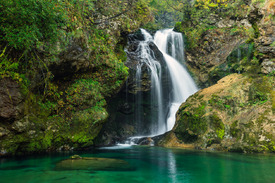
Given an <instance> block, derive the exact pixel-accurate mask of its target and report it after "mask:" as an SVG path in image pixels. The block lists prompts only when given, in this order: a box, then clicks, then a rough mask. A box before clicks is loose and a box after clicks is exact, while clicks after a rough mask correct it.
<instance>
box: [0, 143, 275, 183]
mask: <svg viewBox="0 0 275 183" xmlns="http://www.w3.org/2000/svg"><path fill="white" fill-rule="evenodd" d="M73 154H79V155H80V156H82V157H102V158H116V159H120V160H124V161H126V162H128V163H129V168H127V169H125V168H124V169H117V170H113V169H112V170H110V169H106V170H100V171H95V170H92V169H87V170H59V169H58V170H57V169H56V164H57V163H58V162H60V161H62V160H64V159H67V158H69V157H70V156H71V155H73ZM0 182H1V183H10V182H11V183H19V182H20V183H21V182H22V183H23V182H24V183H34V182H39V183H44V182H54V183H55V182H57V183H85V182H91V183H105V182H106V183H115V182H119V183H124V182H125V183H132V182H133V183H135V182H142V183H145V182H157V183H162V182H163V183H164V182H180V183H189V182H190V183H221V182H228V183H231V182H234V183H254V182H255V183H274V182H275V155H244V154H236V153H214V152H203V151H191V150H180V149H165V148H159V147H138V146H131V147H127V146H124V147H123V146H121V147H118V148H115V147H113V148H111V149H106V148H105V149H96V150H93V151H91V152H74V153H59V154H47V155H39V156H29V157H19V158H5V159H3V158H2V159H0Z"/></svg>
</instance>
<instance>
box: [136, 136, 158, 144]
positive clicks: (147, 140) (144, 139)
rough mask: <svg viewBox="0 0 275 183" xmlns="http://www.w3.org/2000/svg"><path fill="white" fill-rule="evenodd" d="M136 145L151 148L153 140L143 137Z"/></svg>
mask: <svg viewBox="0 0 275 183" xmlns="http://www.w3.org/2000/svg"><path fill="white" fill-rule="evenodd" d="M138 145H149V146H152V145H154V140H153V139H152V138H150V137H144V138H141V139H139V141H138Z"/></svg>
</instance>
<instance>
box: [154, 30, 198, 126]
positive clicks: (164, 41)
mask: <svg viewBox="0 0 275 183" xmlns="http://www.w3.org/2000/svg"><path fill="white" fill-rule="evenodd" d="M154 42H155V44H156V45H157V46H158V48H159V50H160V51H161V52H162V53H163V56H164V59H165V61H166V64H167V66H168V69H169V73H170V77H171V80H172V87H173V88H172V92H173V94H172V99H171V101H170V110H169V114H168V116H167V119H166V125H167V130H168V131H169V130H171V129H172V128H173V126H174V124H175V120H176V119H175V117H176V112H177V110H178V108H179V107H180V105H181V104H182V103H183V102H184V101H185V100H186V99H187V98H188V97H189V96H190V95H192V94H194V93H195V92H196V91H198V88H197V86H196V84H195V82H194V81H193V79H192V77H191V76H190V75H189V73H188V72H187V70H186V69H185V68H184V66H183V65H182V64H181V63H182V62H183V61H184V55H183V53H184V44H183V38H182V35H181V34H180V33H176V32H174V31H173V30H172V29H165V30H160V31H157V32H156V34H155V36H154ZM176 43H177V44H176ZM169 44H171V46H170V47H171V48H170V47H169ZM169 49H171V55H169ZM177 59H181V60H177ZM180 62H181V63H180Z"/></svg>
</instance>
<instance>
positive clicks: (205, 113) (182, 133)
mask: <svg viewBox="0 0 275 183" xmlns="http://www.w3.org/2000/svg"><path fill="white" fill-rule="evenodd" d="M274 86H275V80H274V77H270V76H257V77H255V76H254V77H249V76H244V75H241V74H232V75H229V76H226V77H225V78H223V79H221V80H220V81H218V83H217V84H215V85H213V86H211V87H209V88H205V89H203V90H200V91H199V92H198V93H196V94H194V95H193V96H191V97H190V98H189V99H188V100H187V101H186V102H185V103H183V104H182V105H181V107H180V109H179V110H178V112H177V117H176V118H177V119H176V124H175V127H174V128H173V130H172V131H171V132H169V133H167V134H166V135H165V136H164V137H163V138H162V139H161V140H160V141H159V142H158V145H161V146H168V147H188V148H198V149H214V150H222V151H240V152H275V118H274V112H275V98H274V97H275V93H274Z"/></svg>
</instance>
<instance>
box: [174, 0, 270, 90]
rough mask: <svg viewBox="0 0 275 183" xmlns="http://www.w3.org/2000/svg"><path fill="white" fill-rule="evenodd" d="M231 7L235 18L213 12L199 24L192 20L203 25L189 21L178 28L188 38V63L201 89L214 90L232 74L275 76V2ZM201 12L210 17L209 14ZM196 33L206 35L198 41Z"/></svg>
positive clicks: (257, 2) (227, 13)
mask: <svg viewBox="0 0 275 183" xmlns="http://www.w3.org/2000/svg"><path fill="white" fill-rule="evenodd" d="M231 6H232V7H231V9H232V11H234V12H235V14H231V13H230V11H228V10H224V13H223V11H220V12H219V11H216V10H215V9H212V10H213V12H210V14H209V15H208V16H203V17H200V19H199V20H196V18H191V22H192V21H193V22H195V21H197V22H201V25H199V26H197V27H196V28H193V27H192V26H191V25H190V22H188V21H184V22H182V23H181V27H180V28H178V27H176V28H177V29H178V30H179V31H181V32H183V33H184V34H185V35H186V39H187V41H186V42H187V49H186V50H187V51H186V52H187V53H186V55H187V62H186V63H187V66H188V68H189V70H190V71H192V72H193V73H194V76H195V77H196V79H197V81H198V82H199V83H200V86H201V87H208V86H211V85H213V84H215V83H216V82H217V81H218V80H219V79H221V78H222V77H224V76H226V75H229V74H231V73H245V72H252V73H255V72H262V73H265V74H271V73H273V72H274V62H275V61H274V56H275V55H274V53H275V52H274V51H275V50H274V41H275V35H274V34H275V33H274V32H275V30H274V28H275V25H274V22H275V21H274V2H273V1H270V0H265V1H261V2H260V1H253V2H251V1H247V2H244V1H243V2H241V4H238V2H234V3H233V4H232V5H231ZM197 11H205V12H204V14H207V12H206V11H208V10H201V9H198V10H197ZM227 11H228V12H227ZM193 16H194V17H196V16H199V15H196V14H194V15H191V17H193ZM205 22H206V23H205ZM190 30H191V31H190ZM194 30H196V31H197V32H200V31H202V32H203V33H201V34H200V35H198V36H196V37H194V35H196V33H197V32H196V31H194ZM192 31H193V32H192ZM190 39H192V40H190ZM234 52H235V53H234ZM232 54H233V55H234V54H235V55H236V56H234V57H235V58H232Z"/></svg>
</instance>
